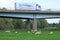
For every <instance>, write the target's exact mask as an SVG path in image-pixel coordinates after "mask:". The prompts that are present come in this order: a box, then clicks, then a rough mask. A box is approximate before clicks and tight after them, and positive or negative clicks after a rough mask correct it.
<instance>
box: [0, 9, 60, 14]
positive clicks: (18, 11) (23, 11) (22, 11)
mask: <svg viewBox="0 0 60 40" xmlns="http://www.w3.org/2000/svg"><path fill="white" fill-rule="evenodd" d="M1 12H9V13H11V12H13V13H16V12H17V13H52V14H53V13H54V14H55V13H60V11H39V10H37V11H36V10H0V13H1Z"/></svg>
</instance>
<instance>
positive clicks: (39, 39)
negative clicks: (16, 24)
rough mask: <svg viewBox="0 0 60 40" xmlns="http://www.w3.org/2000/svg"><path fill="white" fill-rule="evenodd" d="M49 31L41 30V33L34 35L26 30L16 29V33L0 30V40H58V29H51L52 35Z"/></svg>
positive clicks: (59, 39) (59, 35) (59, 33)
mask: <svg viewBox="0 0 60 40" xmlns="http://www.w3.org/2000/svg"><path fill="white" fill-rule="evenodd" d="M49 32H50V31H42V34H41V35H35V34H34V33H30V34H28V33H27V32H26V31H18V33H17V34H16V33H15V32H10V33H6V32H4V31H0V40H60V31H53V32H54V34H53V35H50V34H49Z"/></svg>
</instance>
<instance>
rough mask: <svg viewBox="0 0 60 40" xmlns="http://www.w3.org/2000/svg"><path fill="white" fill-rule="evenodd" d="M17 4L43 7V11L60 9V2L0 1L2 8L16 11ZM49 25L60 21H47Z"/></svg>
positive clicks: (37, 0)
mask: <svg viewBox="0 0 60 40" xmlns="http://www.w3.org/2000/svg"><path fill="white" fill-rule="evenodd" d="M15 2H19V3H22V2H27V3H34V4H39V5H41V7H42V9H60V0H0V8H3V7H5V8H7V9H14V3H15ZM47 20H48V22H49V23H53V22H55V23H56V22H58V21H59V20H60V19H52V20H51V19H47Z"/></svg>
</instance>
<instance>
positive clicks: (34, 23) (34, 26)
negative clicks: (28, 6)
mask: <svg viewBox="0 0 60 40" xmlns="http://www.w3.org/2000/svg"><path fill="white" fill-rule="evenodd" d="M33 31H34V32H36V31H37V19H33Z"/></svg>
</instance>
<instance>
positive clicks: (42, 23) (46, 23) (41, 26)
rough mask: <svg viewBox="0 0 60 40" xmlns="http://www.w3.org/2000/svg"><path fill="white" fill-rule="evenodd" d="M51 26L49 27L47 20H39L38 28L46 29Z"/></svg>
mask: <svg viewBox="0 0 60 40" xmlns="http://www.w3.org/2000/svg"><path fill="white" fill-rule="evenodd" d="M48 26H49V25H48V22H47V20H45V19H39V20H38V28H41V29H42V28H45V27H48Z"/></svg>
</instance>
